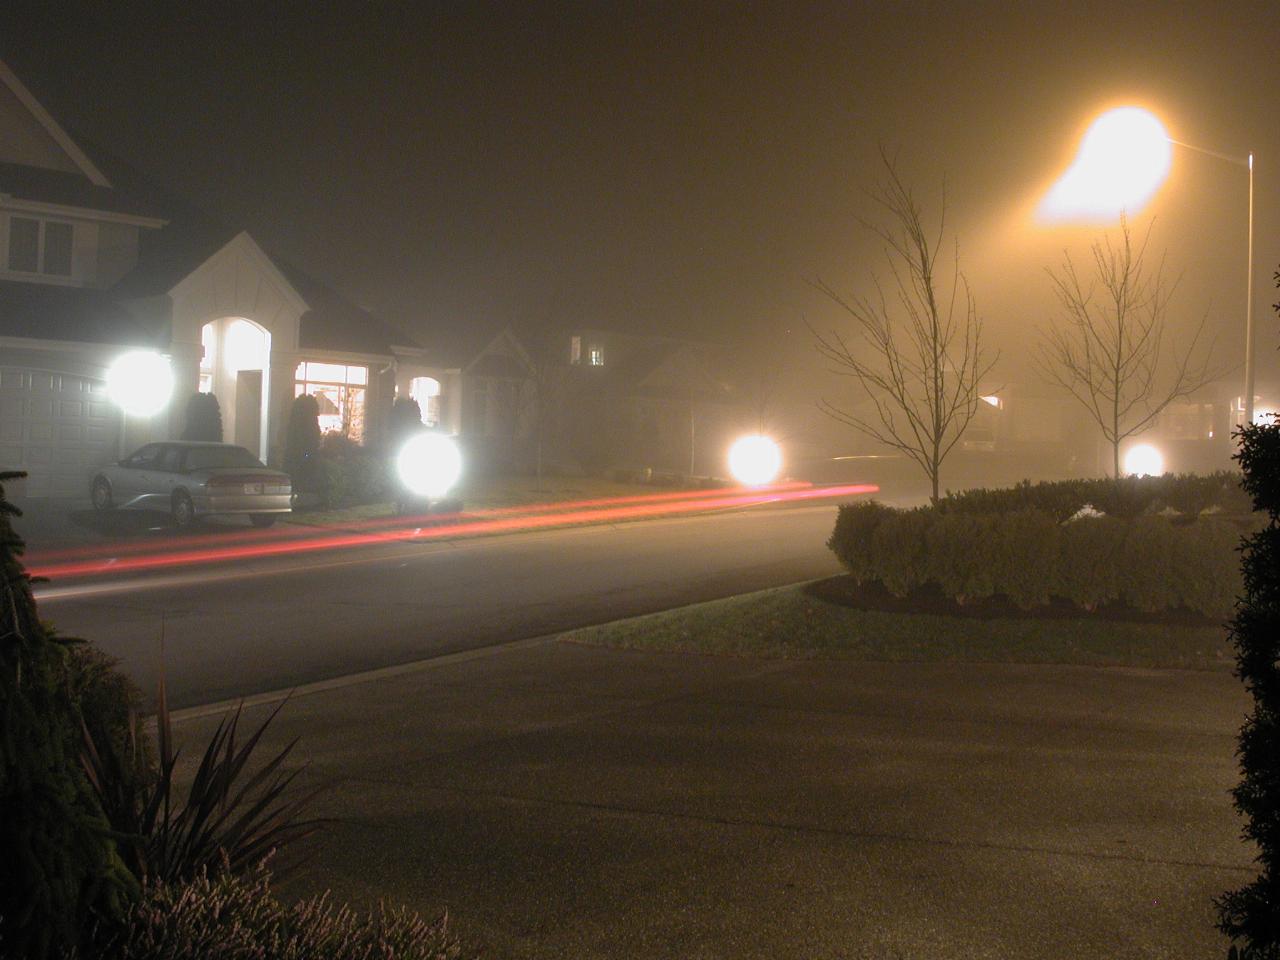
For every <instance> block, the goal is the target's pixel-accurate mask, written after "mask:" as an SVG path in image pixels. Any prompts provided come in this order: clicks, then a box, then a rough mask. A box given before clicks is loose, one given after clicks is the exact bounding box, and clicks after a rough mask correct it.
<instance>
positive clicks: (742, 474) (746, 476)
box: [729, 434, 782, 487]
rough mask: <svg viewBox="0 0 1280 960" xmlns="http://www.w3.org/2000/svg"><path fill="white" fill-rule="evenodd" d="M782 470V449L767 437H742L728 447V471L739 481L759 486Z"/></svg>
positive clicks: (750, 485)
mask: <svg viewBox="0 0 1280 960" xmlns="http://www.w3.org/2000/svg"><path fill="white" fill-rule="evenodd" d="M781 470H782V450H781V449H780V448H779V447H778V445H777V444H776V443H774V442H773V441H772V440H770V439H769V438H768V437H762V436H760V435H758V434H757V435H755V436H750V437H742V438H740V439H739V440H736V441H735V442H734V444H733V446H732V447H730V448H729V472H730V473H731V474H733V478H734V479H735V480H737V481H738V482H739V483H742V484H745V485H747V486H748V487H759V486H762V485H764V484H766V483H772V482H773V481H774V480H776V479H777V477H778V474H779V472H781Z"/></svg>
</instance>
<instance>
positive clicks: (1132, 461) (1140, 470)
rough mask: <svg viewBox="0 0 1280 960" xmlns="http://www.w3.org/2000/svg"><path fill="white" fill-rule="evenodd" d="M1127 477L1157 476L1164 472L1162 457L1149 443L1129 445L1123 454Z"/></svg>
mask: <svg viewBox="0 0 1280 960" xmlns="http://www.w3.org/2000/svg"><path fill="white" fill-rule="evenodd" d="M1124 473H1125V476H1127V477H1158V476H1160V475H1162V474H1163V473H1164V457H1163V456H1161V454H1160V451H1159V450H1157V449H1156V448H1155V447H1153V446H1152V445H1151V444H1149V443H1140V444H1138V445H1137V446H1136V447H1130V448H1129V450H1128V452H1127V453H1125V455H1124Z"/></svg>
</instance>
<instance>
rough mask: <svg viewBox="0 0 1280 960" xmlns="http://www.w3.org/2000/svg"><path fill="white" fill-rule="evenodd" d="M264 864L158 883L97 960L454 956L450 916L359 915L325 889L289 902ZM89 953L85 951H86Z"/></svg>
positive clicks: (381, 909) (102, 944)
mask: <svg viewBox="0 0 1280 960" xmlns="http://www.w3.org/2000/svg"><path fill="white" fill-rule="evenodd" d="M269 881H270V876H269V874H268V872H267V869H266V866H265V864H259V865H258V866H257V867H256V868H255V869H254V870H252V871H251V872H249V873H248V874H247V875H245V876H243V877H239V876H236V875H234V874H229V873H226V872H222V873H219V874H211V873H209V872H207V871H202V872H201V873H199V874H197V875H196V876H195V877H194V878H192V880H190V881H189V882H187V883H166V884H157V885H156V886H154V887H152V888H150V889H148V890H147V892H146V895H145V896H144V897H143V899H141V900H140V901H139V902H138V903H137V904H135V905H134V906H133V908H132V910H131V911H130V912H129V915H128V918H127V923H126V925H125V927H124V929H123V931H121V932H114V931H107V932H105V934H103V935H101V936H100V939H99V942H98V943H97V945H96V947H95V951H96V952H95V953H94V954H93V956H94V957H96V958H100V960H178V958H191V960H377V958H387V960H390V958H395V960H456V958H458V957H461V956H462V950H461V947H460V946H459V944H458V941H457V938H456V937H454V936H453V934H452V933H451V932H450V930H449V928H448V917H447V916H442V917H441V918H440V919H439V920H436V921H435V922H428V921H426V920H423V919H422V918H421V917H419V916H418V915H417V914H415V913H413V912H412V911H410V910H407V909H404V908H400V909H389V908H387V907H386V906H385V905H381V904H380V905H379V906H378V908H377V909H376V910H373V911H370V912H368V913H366V914H358V913H356V912H355V911H353V910H352V909H351V908H350V907H347V906H335V905H334V904H333V903H332V902H331V901H330V900H329V898H328V895H323V896H319V897H312V898H309V899H306V900H302V901H300V902H298V903H295V904H293V905H292V906H285V905H284V904H282V903H280V901H278V900H276V899H275V898H274V897H273V896H272V895H271V891H270V886H269ZM86 960H87V957H86Z"/></svg>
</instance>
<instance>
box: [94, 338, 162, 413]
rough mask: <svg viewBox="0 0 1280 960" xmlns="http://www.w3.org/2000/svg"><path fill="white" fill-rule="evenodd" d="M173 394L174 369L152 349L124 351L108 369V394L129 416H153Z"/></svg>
mask: <svg viewBox="0 0 1280 960" xmlns="http://www.w3.org/2000/svg"><path fill="white" fill-rule="evenodd" d="M172 395H173V369H172V368H171V367H170V366H169V361H168V360H167V359H166V358H165V357H162V356H160V354H158V353H154V352H153V351H150V350H135V351H133V352H131V353H126V354H124V355H123V356H121V357H119V358H118V359H117V360H116V362H115V363H113V364H112V365H111V369H109V370H108V371H107V396H108V397H109V398H110V399H111V402H112V403H114V404H115V405H116V406H118V407H119V408H120V409H121V410H123V411H124V412H125V413H127V414H129V415H131V416H134V417H150V416H154V415H155V414H157V413H159V412H160V411H161V410H163V409H164V408H165V405H166V404H168V402H169V397H170V396H172Z"/></svg>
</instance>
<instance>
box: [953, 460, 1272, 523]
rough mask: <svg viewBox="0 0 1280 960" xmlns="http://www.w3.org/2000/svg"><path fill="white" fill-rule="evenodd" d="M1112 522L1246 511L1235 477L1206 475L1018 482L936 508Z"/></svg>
mask: <svg viewBox="0 0 1280 960" xmlns="http://www.w3.org/2000/svg"><path fill="white" fill-rule="evenodd" d="M1086 505H1087V506H1092V507H1093V508H1094V509H1096V510H1098V511H1100V512H1101V513H1105V514H1107V515H1108V516H1112V517H1125V518H1131V517H1136V516H1140V515H1141V514H1144V513H1159V512H1161V511H1163V510H1165V509H1171V510H1173V511H1174V512H1176V513H1179V514H1183V515H1184V516H1186V517H1187V518H1192V517H1195V516H1197V515H1198V514H1200V513H1202V512H1204V511H1206V510H1209V511H1214V512H1220V513H1224V514H1227V515H1229V516H1239V515H1242V514H1246V513H1249V512H1250V511H1251V510H1252V504H1251V503H1250V500H1249V497H1248V495H1247V494H1246V493H1245V492H1244V490H1243V488H1242V487H1241V480H1240V475H1239V474H1237V473H1230V472H1228V471H1225V470H1223V471H1219V472H1217V473H1210V474H1207V475H1203V476H1202V475H1196V474H1177V475H1174V474H1168V473H1167V474H1165V475H1164V476H1162V477H1122V478H1121V479H1119V480H1110V479H1108V480H1056V481H1052V482H1047V483H1031V482H1030V481H1026V480H1024V481H1023V482H1022V483H1019V484H1017V485H1016V486H1013V487H1005V488H1002V489H997V490H988V489H985V488H977V489H973V490H963V491H960V492H958V493H952V492H950V491H948V492H947V495H946V496H945V497H943V498H942V499H941V500H939V501H938V504H937V508H938V509H939V510H941V511H943V512H944V513H1011V512H1014V511H1016V510H1042V511H1044V512H1045V513H1047V514H1049V515H1050V516H1051V517H1053V518H1054V519H1056V520H1059V521H1061V520H1066V519H1067V518H1069V517H1072V516H1075V514H1076V513H1077V512H1079V511H1080V509H1081V508H1083V507H1085V506H1086Z"/></svg>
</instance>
